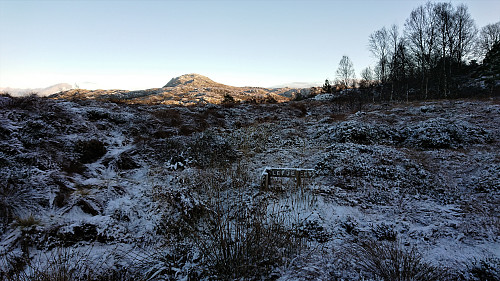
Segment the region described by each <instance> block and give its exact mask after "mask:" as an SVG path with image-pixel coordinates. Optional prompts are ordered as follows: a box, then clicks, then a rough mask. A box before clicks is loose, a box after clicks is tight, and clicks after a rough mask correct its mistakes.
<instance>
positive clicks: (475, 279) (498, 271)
mask: <svg viewBox="0 0 500 281" xmlns="http://www.w3.org/2000/svg"><path fill="white" fill-rule="evenodd" d="M469 272H470V273H471V274H472V278H471V280H472V281H483V280H485V281H496V280H500V259H498V258H484V259H481V260H475V261H474V262H473V263H472V264H471V265H469Z"/></svg>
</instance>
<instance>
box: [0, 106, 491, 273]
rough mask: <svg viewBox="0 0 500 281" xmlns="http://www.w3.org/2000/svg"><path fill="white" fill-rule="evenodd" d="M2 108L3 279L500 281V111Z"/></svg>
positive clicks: (463, 108)
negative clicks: (298, 176) (292, 173)
mask: <svg viewBox="0 0 500 281" xmlns="http://www.w3.org/2000/svg"><path fill="white" fill-rule="evenodd" d="M0 108H1V110H0V177H1V180H0V211H1V212H2V213H1V215H2V216H1V224H0V235H1V236H0V256H1V257H0V276H2V278H12V279H14V280H16V278H21V277H23V278H26V279H28V277H30V276H37V275H38V276H39V275H40V274H41V273H47V272H48V273H51V272H54V271H64V272H65V273H66V274H73V275H71V277H72V279H74V280H77V279H78V278H82V279H83V278H87V279H85V280H89V279H90V280H92V279H94V280H141V279H144V280H199V279H204V280H220V279H244V280H246V279H249V280H260V279H264V280H269V279H271V280H276V279H278V280H359V279H363V278H364V280H379V279H385V280H390V279H393V278H396V277H395V276H397V277H398V278H400V280H410V279H411V278H416V280H498V278H499V277H500V276H499V274H500V273H499V266H500V260H499V259H500V240H499V238H498V237H500V217H499V214H500V190H499V187H500V180H499V179H500V154H499V151H500V147H499V146H500V145H499V144H500V143H499V133H500V132H499V129H500V104H499V102H498V99H492V100H453V101H432V102H421V103H409V104H391V105H387V104H374V105H364V106H363V107H362V108H361V110H356V111H353V110H351V109H350V108H349V107H348V106H344V107H342V106H340V105H338V104H334V103H332V102H320V101H302V102H292V103H284V104H279V105H277V104H272V105H237V106H212V105H208V106H204V107H173V106H146V105H144V106H142V105H141V106H127V105H116V104H113V103H99V102H96V101H81V102H67V101H63V100H47V99H40V98H35V97H25V98H11V97H4V96H3V97H0ZM266 166H271V167H295V168H310V169H315V173H316V175H315V177H314V178H313V179H310V180H304V184H303V186H301V187H300V188H296V187H295V185H294V182H293V181H291V180H276V181H274V182H273V185H272V186H271V188H270V189H269V190H262V189H261V188H260V185H259V182H260V178H259V177H260V173H261V172H262V169H263V168H264V167H266ZM68 268H69V269H68ZM70 269H71V270H70ZM72 269H74V270H72ZM48 273H47V274H48ZM9 276H10V277H9ZM488 278H490V279H488ZM495 278H496V279H495ZM37 280H38V279H37Z"/></svg>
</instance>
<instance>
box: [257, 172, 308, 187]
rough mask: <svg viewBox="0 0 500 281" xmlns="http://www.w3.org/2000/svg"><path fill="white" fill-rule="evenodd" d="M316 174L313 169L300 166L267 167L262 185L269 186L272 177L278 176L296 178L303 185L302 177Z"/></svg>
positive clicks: (263, 174)
mask: <svg viewBox="0 0 500 281" xmlns="http://www.w3.org/2000/svg"><path fill="white" fill-rule="evenodd" d="M313 176H314V170H313V169H300V168H265V169H264V171H263V172H262V187H264V188H266V189H267V188H269V185H270V184H271V177H277V178H295V179H296V180H297V185H301V182H302V178H312V177H313Z"/></svg>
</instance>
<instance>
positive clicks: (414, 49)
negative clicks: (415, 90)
mask: <svg viewBox="0 0 500 281" xmlns="http://www.w3.org/2000/svg"><path fill="white" fill-rule="evenodd" d="M436 34H437V30H436V17H435V15H434V12H433V4H432V3H431V2H427V4H426V5H424V6H419V7H417V8H416V9H414V10H413V11H412V12H411V13H410V17H409V18H408V19H407V20H406V23H405V37H406V39H407V42H408V47H409V51H410V52H411V53H412V55H413V57H415V58H416V61H417V64H418V66H419V68H420V74H421V89H422V92H423V93H424V97H425V98H427V94H428V86H429V75H430V69H431V67H432V65H433V59H434V58H433V51H434V48H435V45H436V41H435V38H436Z"/></svg>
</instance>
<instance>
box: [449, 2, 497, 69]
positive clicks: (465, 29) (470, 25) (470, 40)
mask: <svg viewBox="0 0 500 281" xmlns="http://www.w3.org/2000/svg"><path fill="white" fill-rule="evenodd" d="M454 27H455V37H456V44H455V46H454V48H453V55H454V57H455V59H456V60H457V62H458V63H459V64H461V63H462V62H463V61H464V60H466V59H469V58H470V56H471V55H472V54H473V52H474V45H475V42H476V38H477V37H476V34H477V33H478V30H477V27H476V24H475V23H474V20H473V19H472V17H471V15H470V13H469V10H468V8H467V6H465V5H464V4H461V5H459V6H458V7H457V9H456V10H455V14H454ZM498 31H499V33H498V36H499V37H498V39H497V40H500V23H499V30H498Z"/></svg>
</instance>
